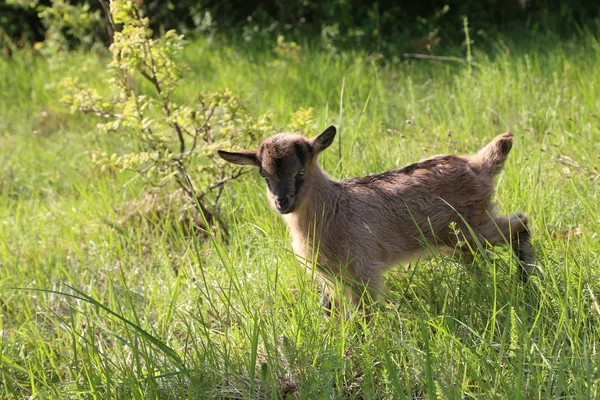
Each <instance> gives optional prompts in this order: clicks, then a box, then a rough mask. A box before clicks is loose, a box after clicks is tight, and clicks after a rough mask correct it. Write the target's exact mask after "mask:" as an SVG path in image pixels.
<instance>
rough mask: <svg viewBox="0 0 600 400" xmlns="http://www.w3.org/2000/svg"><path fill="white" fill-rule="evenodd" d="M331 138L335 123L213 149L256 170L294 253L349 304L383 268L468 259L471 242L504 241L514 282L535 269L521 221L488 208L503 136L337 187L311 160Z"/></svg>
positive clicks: (377, 280) (507, 138)
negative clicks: (515, 269)
mask: <svg viewBox="0 0 600 400" xmlns="http://www.w3.org/2000/svg"><path fill="white" fill-rule="evenodd" d="M335 135H336V129H335V127H334V126H330V127H329V128H327V129H326V130H325V131H323V132H322V133H321V134H320V135H318V136H316V137H313V138H310V139H307V138H305V137H303V136H300V135H295V134H290V133H281V134H277V135H274V136H271V137H269V138H267V139H266V140H264V141H263V142H262V143H261V145H260V148H259V150H258V151H255V150H246V151H239V152H229V151H223V150H219V155H220V156H221V157H222V158H223V159H225V160H226V161H228V162H230V163H233V164H238V165H248V166H253V167H257V168H259V171H260V174H261V175H262V176H263V177H264V179H265V180H266V182H267V186H268V197H269V200H270V203H271V205H272V207H273V208H275V209H276V210H277V211H278V212H279V213H280V214H282V215H283V219H284V220H285V222H286V223H287V225H288V227H289V229H290V232H291V236H292V239H293V248H294V252H295V253H296V256H297V257H298V258H299V259H300V260H303V261H308V262H309V263H314V264H316V266H317V267H318V268H317V271H318V272H319V273H320V274H321V276H322V277H323V278H324V279H325V281H326V282H329V283H331V282H333V281H335V279H336V278H337V279H342V280H343V281H344V282H345V284H346V285H347V287H348V288H349V289H347V290H346V295H347V296H349V298H350V300H351V301H352V302H353V303H357V301H358V300H359V297H360V293H361V292H362V290H361V289H363V290H364V288H366V289H367V290H368V292H369V294H370V295H371V296H372V297H373V298H374V299H375V298H376V297H377V296H378V294H380V293H381V291H382V289H383V272H384V271H385V270H386V269H388V268H390V267H391V266H393V265H395V264H397V263H399V262H405V261H409V260H410V259H414V258H416V257H418V256H419V255H421V254H422V253H423V252H424V251H425V250H427V249H429V248H431V247H437V248H440V247H458V248H459V250H461V251H463V252H465V253H466V254H471V251H472V249H476V248H477V246H478V243H482V244H484V245H485V244H488V245H496V244H509V245H510V246H511V247H512V248H513V250H514V251H515V253H516V255H517V257H518V258H519V260H520V270H521V274H522V277H523V278H524V279H526V278H527V276H528V275H529V274H530V273H532V272H533V271H534V266H533V261H534V253H533V247H532V246H531V244H530V242H529V231H528V229H527V217H525V216H524V215H522V214H520V213H517V214H512V215H510V216H508V217H499V216H496V215H495V213H494V211H493V206H492V195H493V193H494V177H495V176H496V175H497V174H498V173H499V172H500V171H501V170H502V167H503V164H504V161H505V159H506V156H507V155H508V153H509V151H510V149H511V147H512V139H513V137H512V135H511V134H510V133H504V134H502V135H499V136H497V137H496V138H495V139H494V140H492V141H491V142H490V143H489V144H488V145H487V146H485V147H484V148H483V149H481V150H480V151H479V152H478V153H476V154H474V155H464V156H458V155H438V156H434V157H431V158H427V159H424V160H421V161H419V162H417V163H414V164H411V165H408V166H406V167H404V168H400V169H395V170H391V171H386V172H383V173H380V174H377V175H370V176H366V177H361V178H351V179H345V180H342V181H339V182H337V181H332V180H330V179H329V178H328V177H327V176H326V175H325V174H324V173H323V171H322V170H321V168H320V167H319V165H318V164H317V156H318V155H319V153H321V152H322V151H323V150H325V149H326V148H327V147H329V146H330V145H331V143H332V142H333V139H334V137H335ZM315 254H316V255H317V256H316V258H317V259H315V260H313V259H312V258H313V255H315ZM308 266H310V264H308ZM331 300H332V293H331V290H330V289H329V292H328V293H326V297H325V300H324V305H325V306H327V307H328V308H329V307H331Z"/></svg>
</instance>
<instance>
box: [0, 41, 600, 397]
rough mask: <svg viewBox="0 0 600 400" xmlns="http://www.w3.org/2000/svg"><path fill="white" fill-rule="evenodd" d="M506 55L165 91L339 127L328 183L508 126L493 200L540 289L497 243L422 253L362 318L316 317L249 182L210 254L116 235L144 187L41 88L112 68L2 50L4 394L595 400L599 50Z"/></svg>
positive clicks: (199, 50)
mask: <svg viewBox="0 0 600 400" xmlns="http://www.w3.org/2000/svg"><path fill="white" fill-rule="evenodd" d="M503 45H504V47H500V46H499V47H498V51H496V52H494V53H490V54H483V53H478V52H477V48H474V49H473V54H472V56H473V59H474V61H476V66H474V67H473V71H472V73H469V71H468V68H467V67H466V66H462V65H454V64H448V63H442V62H431V61H423V60H418V61H394V62H382V61H381V60H378V59H377V57H376V56H371V55H368V54H363V53H360V52H345V53H340V54H326V53H323V52H320V51H317V50H312V49H310V48H308V47H305V48H304V49H303V50H302V51H301V53H300V54H299V56H298V57H297V58H294V57H291V58H288V59H277V58H276V57H275V56H274V55H273V53H272V52H270V51H264V50H261V51H248V50H247V49H243V48H241V47H237V46H230V45H226V44H222V43H221V44H214V43H213V44H211V43H206V42H194V43H190V44H189V46H188V48H187V52H186V58H187V62H188V63H189V64H190V68H191V71H190V74H189V75H188V77H187V78H186V81H185V84H184V85H183V86H182V87H183V88H182V90H181V91H180V92H179V93H178V96H181V98H182V99H185V98H189V99H192V98H193V97H194V96H195V95H196V93H198V91H202V90H206V89H222V88H226V87H228V88H231V89H233V90H234V91H235V92H237V93H239V94H240V96H241V98H242V100H243V101H244V102H245V103H246V104H247V106H248V107H249V108H250V109H251V110H252V111H254V112H256V113H259V112H261V113H262V112H264V111H265V110H272V111H273V119H274V121H275V122H276V123H277V124H278V125H279V126H281V127H282V129H284V128H285V125H286V124H287V121H288V118H289V115H290V114H291V113H292V112H293V111H294V110H295V109H297V108H298V107H300V106H303V107H314V109H315V110H316V125H317V128H316V129H318V128H322V127H324V126H326V125H327V124H332V123H333V124H336V125H338V126H341V127H342V128H343V129H342V131H341V137H340V138H339V139H340V142H339V152H338V147H337V144H336V146H333V147H332V149H330V150H329V151H328V152H325V153H324V154H323V156H322V158H321V162H322V164H323V166H324V168H325V169H326V170H327V171H328V172H329V173H330V175H331V176H332V177H334V178H343V177H349V176H357V175H364V174H368V173H374V172H379V171H381V170H384V169H390V168H395V167H400V166H403V165H405V164H407V163H410V162H413V161H416V160H418V159H419V158H421V157H424V156H428V155H432V154H435V153H445V152H471V151H475V150H476V149H478V148H479V147H480V146H481V145H483V144H484V143H486V142H487V141H488V140H490V139H491V138H492V137H493V136H495V135H496V134H498V133H500V132H503V131H506V130H510V131H511V132H513V134H514V135H515V146H514V148H513V150H512V152H511V154H510V157H509V160H508V163H507V165H506V167H505V170H504V172H503V173H502V175H501V176H500V177H499V179H498V185H497V187H498V190H497V199H498V208H499V210H500V211H501V212H503V213H508V212H514V211H517V210H520V211H523V212H524V213H526V214H527V215H530V216H531V218H532V230H533V234H534V241H535V246H536V249H537V253H538V263H539V266H540V267H541V268H542V269H543V271H544V275H543V277H542V278H540V279H538V278H533V279H532V280H531V281H530V282H529V283H528V284H522V283H521V282H520V281H519V278H518V272H517V269H516V265H515V262H514V260H513V259H512V258H511V256H510V254H509V253H508V252H507V251H499V252H498V253H497V255H496V256H495V257H492V258H491V259H484V258H478V259H477V260H476V262H475V263H474V264H473V265H470V266H468V267H464V266H462V265H459V264H458V263H457V262H456V261H455V260H453V259H451V258H448V257H445V256H441V255H438V256H434V257H433V258H431V259H427V260H425V259H423V260H419V261H417V262H414V263H412V264H410V265H409V266H404V267H400V268H398V269H396V270H394V271H392V272H390V273H389V274H388V275H387V286H388V291H387V293H386V296H385V298H384V299H382V300H381V301H380V302H379V304H378V305H377V307H376V310H375V312H374V313H373V318H372V319H370V320H365V319H363V318H362V317H361V316H360V313H357V312H356V311H352V313H351V316H350V318H348V319H345V318H330V319H328V318H326V317H324V315H323V313H322V311H321V308H320V300H319V296H318V284H317V282H316V281H315V279H314V276H310V275H309V276H307V275H306V273H305V272H304V271H303V270H302V269H301V268H300V267H299V265H298V262H297V261H296V259H295V257H294V256H293V254H292V253H291V246H290V242H289V239H288V237H287V233H286V229H285V227H284V226H283V224H282V222H281V221H280V220H279V219H278V218H277V216H276V215H275V213H274V212H273V211H271V210H269V208H268V206H267V202H266V200H265V195H264V188H263V185H262V182H261V181H260V179H259V178H258V177H257V176H254V175H246V176H244V178H243V179H240V180H239V181H236V182H234V183H233V184H231V185H230V186H229V188H228V189H227V191H226V194H225V197H224V200H223V204H222V207H223V209H222V211H223V215H224V217H225V218H226V220H227V222H228V224H229V226H230V238H229V240H228V241H227V242H224V241H221V240H220V239H217V238H216V237H212V236H208V237H198V236H191V237H190V236H186V234H185V233H184V232H183V231H182V230H180V229H178V227H177V225H173V224H171V223H170V221H160V222H157V223H156V224H157V227H156V229H148V228H147V226H146V227H145V228H143V229H142V228H141V227H140V226H136V225H132V226H127V225H126V226H124V227H120V228H116V225H115V222H116V221H117V220H119V218H120V215H119V214H118V211H117V210H118V208H119V207H122V206H123V204H125V203H126V202H127V201H128V200H131V199H134V198H137V197H138V196H139V195H140V193H142V191H143V188H142V187H140V186H139V184H138V183H137V182H136V181H132V180H131V176H125V175H110V174H99V173H98V172H97V171H96V170H95V169H94V168H92V165H91V162H90V160H89V157H88V153H87V152H88V151H89V150H94V149H103V150H106V151H118V150H119V149H120V148H122V147H124V146H132V144H131V143H124V142H123V141H122V140H121V139H120V138H119V137H106V136H98V135H97V134H96V133H95V129H94V123H95V122H94V121H93V120H92V119H90V118H88V117H84V116H78V115H71V114H69V113H68V110H65V109H64V108H63V106H62V105H60V103H59V102H58V98H57V97H58V94H57V91H56V88H55V82H57V81H58V80H59V79H60V78H61V77H63V76H67V75H77V76H79V77H80V78H81V79H86V80H88V81H90V82H91V83H93V84H98V85H100V84H101V83H100V80H99V77H101V76H102V74H103V64H104V62H105V61H106V60H104V59H103V58H102V57H98V56H94V55H88V54H77V53H75V54H71V55H67V56H65V59H64V60H63V61H62V64H58V62H54V63H53V62H46V61H44V60H41V59H39V58H37V57H32V56H31V55H28V54H25V53H23V54H16V55H15V56H14V57H13V58H11V59H0V149H2V151H1V152H0V190H1V191H0V310H1V318H0V331H1V335H0V396H2V397H4V398H25V397H30V398H140V399H142V398H208V397H231V398H271V397H284V396H285V395H286V394H290V395H292V396H297V397H300V398H332V397H336V398H337V397H354V398H423V397H427V398H462V397H482V398H515V399H517V398H565V397H567V398H598V397H600V363H599V362H598V360H599V359H600V356H599V351H600V349H599V348H598V344H599V343H600V331H599V329H598V327H599V326H600V325H599V323H600V309H599V308H598V302H599V301H600V284H599V283H598V282H600V280H599V279H600V261H599V260H598V257H599V255H600V244H599V243H600V241H599V240H598V235H599V234H600V219H599V217H598V215H600V206H599V204H600V198H599V197H600V196H599V193H598V176H599V172H598V170H599V169H600V166H599V164H600V159H599V157H600V132H599V128H598V126H599V124H598V118H599V116H598V110H600V97H599V96H598V95H597V93H598V83H599V82H600V69H598V68H597V66H598V65H599V64H600V44H599V42H598V40H597V39H596V38H595V37H594V36H593V35H591V34H589V35H586V36H582V37H581V38H580V39H579V40H578V41H577V42H565V43H561V42H556V43H553V44H551V45H547V46H546V47H542V48H523V47H522V46H521V47H520V46H519V45H518V44H511V43H508V44H506V43H504V44H503ZM61 65H62V67H60V66H61ZM315 133H316V131H315ZM248 145H249V146H251V145H256V143H248ZM340 155H341V158H340ZM389 239H390V240H393V238H389Z"/></svg>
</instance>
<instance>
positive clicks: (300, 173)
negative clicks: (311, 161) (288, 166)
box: [298, 168, 306, 176]
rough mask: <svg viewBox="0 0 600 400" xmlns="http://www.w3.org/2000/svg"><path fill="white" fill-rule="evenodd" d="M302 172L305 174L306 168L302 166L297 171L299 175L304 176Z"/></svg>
mask: <svg viewBox="0 0 600 400" xmlns="http://www.w3.org/2000/svg"><path fill="white" fill-rule="evenodd" d="M304 174H306V168H302V169H301V170H300V171H298V175H299V176H304Z"/></svg>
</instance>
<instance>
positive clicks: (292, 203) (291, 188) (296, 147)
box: [258, 135, 312, 214]
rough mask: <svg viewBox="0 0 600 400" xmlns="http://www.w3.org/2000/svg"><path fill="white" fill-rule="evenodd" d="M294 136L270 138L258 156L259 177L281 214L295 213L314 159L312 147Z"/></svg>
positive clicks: (264, 143)
mask: <svg viewBox="0 0 600 400" xmlns="http://www.w3.org/2000/svg"><path fill="white" fill-rule="evenodd" d="M294 136H295V135H281V136H274V137H271V138H270V139H267V141H265V142H263V144H262V145H261V147H260V150H259V152H258V160H259V161H260V173H261V175H262V176H263V177H264V178H265V180H266V182H267V186H268V188H269V197H270V198H271V202H272V205H273V206H274V207H275V208H276V209H277V211H279V212H280V213H282V214H287V213H289V212H292V211H293V210H294V209H295V207H296V205H297V200H298V195H299V193H300V191H301V190H302V187H303V185H304V183H305V173H306V167H307V164H308V162H309V161H310V159H311V157H312V149H311V145H310V144H309V143H308V142H306V140H305V139H304V138H302V137H300V136H295V137H294ZM300 195H301V193H300Z"/></svg>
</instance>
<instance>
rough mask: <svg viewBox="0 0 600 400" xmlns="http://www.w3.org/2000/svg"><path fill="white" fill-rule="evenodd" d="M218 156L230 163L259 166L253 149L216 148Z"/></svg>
mask: <svg viewBox="0 0 600 400" xmlns="http://www.w3.org/2000/svg"><path fill="white" fill-rule="evenodd" d="M217 153H219V156H220V157H221V158H222V159H223V160H225V161H227V162H230V163H232V164H237V165H250V166H252V167H260V162H259V161H258V157H257V156H256V151H254V150H242V151H225V150H218V151H217Z"/></svg>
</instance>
